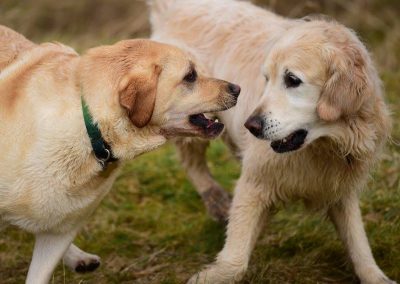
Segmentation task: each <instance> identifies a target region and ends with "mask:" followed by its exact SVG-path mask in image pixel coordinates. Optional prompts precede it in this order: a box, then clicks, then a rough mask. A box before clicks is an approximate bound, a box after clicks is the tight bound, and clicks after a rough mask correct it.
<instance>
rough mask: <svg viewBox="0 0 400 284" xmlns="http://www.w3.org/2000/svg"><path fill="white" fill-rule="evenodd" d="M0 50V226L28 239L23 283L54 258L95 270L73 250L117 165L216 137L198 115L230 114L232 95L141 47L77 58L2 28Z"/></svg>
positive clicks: (123, 45) (181, 62)
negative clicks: (175, 140)
mask: <svg viewBox="0 0 400 284" xmlns="http://www.w3.org/2000/svg"><path fill="white" fill-rule="evenodd" d="M0 46H1V51H2V54H1V56H0V106H1V107H0V120H1V124H0V133H1V136H0V148H1V149H2V151H3V155H2V159H1V161H0V223H1V225H7V224H12V225H15V226H17V227H19V228H21V229H24V230H26V231H28V232H31V233H33V234H35V236H36V242H35V248H34V251H33V257H32V262H31V265H30V268H29V272H28V276H27V281H26V282H27V283H47V282H48V281H49V279H50V277H51V275H52V272H53V269H54V268H55V266H56V265H57V263H58V261H59V259H60V258H61V257H62V256H64V261H65V263H66V264H67V265H68V266H69V267H71V268H72V269H74V270H76V271H87V270H94V269H95V268H97V266H98V265H99V258H98V257H97V256H95V255H91V254H87V253H85V252H83V251H81V250H80V249H79V248H78V247H76V246H74V245H73V244H71V242H72V241H73V239H74V238H75V236H76V234H77V232H78V231H79V229H80V228H81V227H82V225H83V224H84V223H85V220H86V219H87V217H88V216H89V215H90V214H91V213H92V212H93V211H94V210H95V208H96V207H97V205H98V204H99V203H100V201H101V200H102V199H103V197H104V196H105V195H106V194H107V193H108V192H109V190H110V189H111V186H112V184H113V182H114V180H115V178H116V177H117V175H118V172H119V171H118V169H119V168H120V167H121V165H122V163H123V162H124V161H126V160H130V159H133V158H134V157H136V156H138V155H140V154H142V153H145V152H147V151H150V150H153V149H155V148H157V147H159V146H160V145H162V144H164V142H165V141H166V140H167V139H168V138H170V137H176V136H180V135H184V136H201V137H206V138H213V137H215V136H217V135H218V134H219V133H220V132H221V131H222V129H223V124H221V123H219V122H215V121H212V120H209V119H207V118H206V117H205V116H204V115H203V112H210V111H218V110H224V109H227V108H229V107H232V106H234V105H235V104H236V101H237V97H238V95H239V93H240V87H239V86H237V85H234V84H231V83H228V82H225V81H222V80H217V79H213V78H206V77H204V76H202V75H200V74H198V73H197V71H196V66H195V64H194V63H193V61H192V60H191V58H190V57H189V56H188V55H187V54H186V53H184V52H183V51H181V50H179V49H178V48H175V47H173V46H169V45H166V44H161V43H157V42H153V41H149V40H125V41H121V42H118V43H116V44H114V45H111V46H101V47H97V48H93V49H90V50H89V51H88V52H87V53H86V54H85V55H83V56H79V55H78V54H77V53H76V52H75V51H74V50H73V49H72V48H70V47H67V46H64V45H62V44H58V43H45V44H41V45H36V44H34V43H32V42H30V41H29V40H27V39H26V38H24V37H23V36H21V35H19V34H18V33H16V32H14V31H12V30H10V29H8V28H6V27H2V26H0ZM96 135H97V136H96ZM103 154H105V155H103Z"/></svg>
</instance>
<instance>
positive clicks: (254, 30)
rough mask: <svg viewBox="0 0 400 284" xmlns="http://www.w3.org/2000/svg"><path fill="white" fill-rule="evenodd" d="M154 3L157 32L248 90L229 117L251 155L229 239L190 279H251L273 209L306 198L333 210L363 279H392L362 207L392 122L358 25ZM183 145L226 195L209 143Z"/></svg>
mask: <svg viewBox="0 0 400 284" xmlns="http://www.w3.org/2000/svg"><path fill="white" fill-rule="evenodd" d="M149 2H150V5H151V19H152V25H153V38H154V39H157V40H160V41H164V42H169V43H174V44H176V45H177V46H180V47H182V48H185V49H187V50H188V51H189V52H191V54H192V55H193V56H194V57H195V58H196V61H197V63H198V64H202V65H203V67H204V68H205V69H207V70H208V71H209V73H210V74H212V75H213V76H218V77H221V78H225V79H228V80H234V81H237V82H238V83H239V84H240V85H241V86H242V88H243V93H242V95H241V97H240V98H239V101H238V104H237V106H236V107H235V108H233V109H231V110H229V111H226V112H222V113H219V114H218V116H219V118H220V119H221V121H222V122H223V123H225V124H226V126H227V129H226V135H225V138H226V139H225V140H226V141H227V142H228V145H229V146H231V148H232V149H233V150H234V151H235V153H236V155H237V156H239V157H241V160H242V174H241V176H240V179H239V181H238V183H237V185H236V189H235V196H234V199H233V203H232V206H231V209H230V213H229V224H228V229H227V238H226V242H225V247H224V249H223V250H222V251H221V252H220V253H219V255H218V257H217V260H216V262H215V263H214V264H213V265H211V266H209V267H208V268H206V269H204V270H203V271H201V272H200V273H198V274H196V275H195V276H193V278H192V279H191V280H190V281H189V282H190V283H213V284H215V283H232V282H234V281H237V280H240V279H241V278H242V277H243V275H244V273H245V272H246V269H247V266H248V262H249V259H250V254H251V251H252V249H253V247H254V245H255V242H256V240H257V236H258V235H259V233H260V232H261V231H262V230H261V228H262V224H263V222H264V221H265V219H267V218H268V213H269V212H270V210H269V209H270V208H272V207H273V206H274V204H276V203H278V202H281V201H283V202H287V201H290V200H293V199H302V200H304V201H305V202H306V204H307V205H309V206H311V207H313V208H316V209H321V210H326V211H327V212H328V215H329V217H330V218H331V220H332V221H333V222H334V224H335V225H336V228H337V231H338V233H339V235H340V237H341V239H342V240H343V243H344V244H345V246H346V248H347V250H348V252H349V255H350V258H351V260H352V262H353V265H354V269H355V272H356V274H357V275H358V277H359V278H360V280H361V282H362V283H392V281H391V280H389V279H388V278H387V277H386V276H385V274H384V273H383V272H382V271H381V269H380V268H379V267H378V266H377V264H376V263H375V260H374V257H373V255H372V253H371V249H370V246H369V244H368V240H367V237H366V234H365V231H364V228H363V223H362V219H361V214H360V209H359V198H358V193H359V192H360V191H361V190H362V189H363V188H364V187H365V185H366V182H367V180H368V176H369V173H370V169H371V167H372V166H373V165H374V163H375V162H376V161H377V160H378V158H379V155H380V152H381V149H382V146H383V145H384V143H385V141H386V138H387V137H388V135H389V132H390V119H389V115H388V111H387V108H386V105H385V103H384V100H383V96H382V89H381V83H380V80H379V78H378V75H377V72H376V69H375V67H374V65H373V63H372V61H371V58H370V56H369V54H368V51H367V50H366V48H365V46H364V45H363V44H362V43H361V41H360V40H359V39H358V38H357V36H356V34H355V33H354V32H352V31H351V30H349V29H348V28H346V27H345V26H343V25H341V24H339V23H337V22H335V21H327V20H325V19H318V18H317V19H313V18H305V19H287V18H284V17H281V16H279V15H276V14H273V13H271V12H269V11H266V10H263V9H260V8H258V7H256V6H254V5H253V4H251V3H248V2H244V1H234V0H203V1H196V0H154V1H149ZM246 128H247V129H246ZM179 145H180V150H181V152H182V157H183V163H184V164H185V166H186V168H187V171H188V173H189V176H190V177H191V179H192V180H193V182H194V184H195V185H196V187H197V189H198V191H199V192H200V194H202V195H203V196H204V195H206V196H210V195H211V196H214V197H215V196H223V195H224V194H223V193H221V192H222V190H221V188H220V187H219V186H218V185H217V183H216V182H215V181H214V180H213V179H212V178H211V176H210V174H209V171H208V168H207V165H206V161H205V157H204V153H205V149H206V146H205V143H201V142H196V143H195V141H194V140H191V142H190V141H189V142H187V141H186V142H185V141H183V142H182V141H181V142H180V143H179ZM214 199H215V198H214ZM208 205H209V206H210V207H214V208H219V209H221V210H224V209H225V208H226V207H227V206H226V205H225V206H223V205H221V206H219V207H218V206H213V204H211V205H210V203H209V204H208ZM221 210H220V211H221ZM210 211H212V209H211V210H210ZM223 213H224V212H223V211H222V212H220V215H223Z"/></svg>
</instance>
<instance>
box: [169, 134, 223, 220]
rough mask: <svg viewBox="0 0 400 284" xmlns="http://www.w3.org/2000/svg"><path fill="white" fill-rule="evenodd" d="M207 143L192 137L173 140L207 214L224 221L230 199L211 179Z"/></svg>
mask: <svg viewBox="0 0 400 284" xmlns="http://www.w3.org/2000/svg"><path fill="white" fill-rule="evenodd" d="M209 143H210V142H209V141H206V140H200V139H194V138H181V139H177V140H176V141H175V144H176V146H177V149H178V152H179V155H180V158H181V161H182V165H183V167H184V168H185V170H186V172H187V174H188V176H189V178H190V180H191V181H192V183H193V185H194V186H195V188H196V190H197V192H198V193H199V194H200V196H201V198H202V199H203V202H204V205H205V206H206V208H207V212H208V214H209V215H210V216H211V217H212V218H213V219H215V220H217V221H220V222H225V221H226V220H227V217H228V211H229V206H230V201H231V200H230V197H229V194H228V193H227V192H226V191H225V190H224V189H223V188H222V187H221V186H220V185H219V184H218V183H217V182H216V181H215V180H214V179H213V177H212V176H211V173H210V170H209V168H208V166H207V160H206V151H207V147H208V145H209Z"/></svg>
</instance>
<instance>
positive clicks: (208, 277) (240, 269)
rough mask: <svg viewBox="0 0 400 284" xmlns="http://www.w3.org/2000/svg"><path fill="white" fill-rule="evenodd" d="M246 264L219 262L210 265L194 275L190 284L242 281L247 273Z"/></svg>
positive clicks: (228, 283) (223, 283)
mask: <svg viewBox="0 0 400 284" xmlns="http://www.w3.org/2000/svg"><path fill="white" fill-rule="evenodd" d="M246 269H247V266H246V265H239V266H238V265H232V264H230V263H225V262H219V263H215V264H213V265H210V266H208V267H207V268H205V269H204V270H202V271H200V272H198V273H196V274H195V275H193V276H192V277H191V278H190V279H189V281H188V282H187V283H188V284H233V283H237V282H238V281H240V280H241V279H242V278H243V277H244V275H245V273H246Z"/></svg>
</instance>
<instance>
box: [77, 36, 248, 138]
mask: <svg viewBox="0 0 400 284" xmlns="http://www.w3.org/2000/svg"><path fill="white" fill-rule="evenodd" d="M82 68H83V69H84V71H83V72H82V74H83V75H82V76H81V77H83V79H82V80H83V81H84V83H85V84H83V85H84V88H85V90H83V93H84V95H85V98H86V100H87V101H88V104H89V107H90V109H91V111H92V112H93V113H94V116H95V118H97V119H98V120H108V121H110V120H111V121H112V120H114V121H116V123H114V124H115V125H121V121H124V122H125V123H122V124H123V125H124V128H125V129H128V130H129V129H132V130H137V129H142V128H146V127H151V128H152V129H159V130H160V132H161V133H162V134H163V135H165V136H166V137H175V136H181V135H182V136H202V137H205V138H213V137H216V136H217V135H218V134H220V133H221V131H222V129H223V124H221V123H219V122H216V121H213V120H210V119H207V118H206V117H205V116H204V115H203V113H207V112H214V111H221V110H225V109H228V108H230V107H233V106H234V105H235V104H236V101H237V98H238V96H239V93H240V87H239V86H237V85H234V84H231V83H228V82H226V81H222V80H217V79H214V78H206V77H204V76H202V75H201V74H199V72H198V71H197V69H196V65H195V63H194V62H193V60H192V59H191V58H190V57H189V56H188V55H187V54H185V53H184V52H183V51H181V50H180V49H178V48H175V47H173V46H170V45H166V44H161V43H157V42H154V41H150V40H125V41H121V42H119V43H117V44H115V45H112V46H103V47H98V48H94V49H92V50H90V51H89V52H88V53H87V54H86V55H85V56H84V59H83V63H82Z"/></svg>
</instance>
